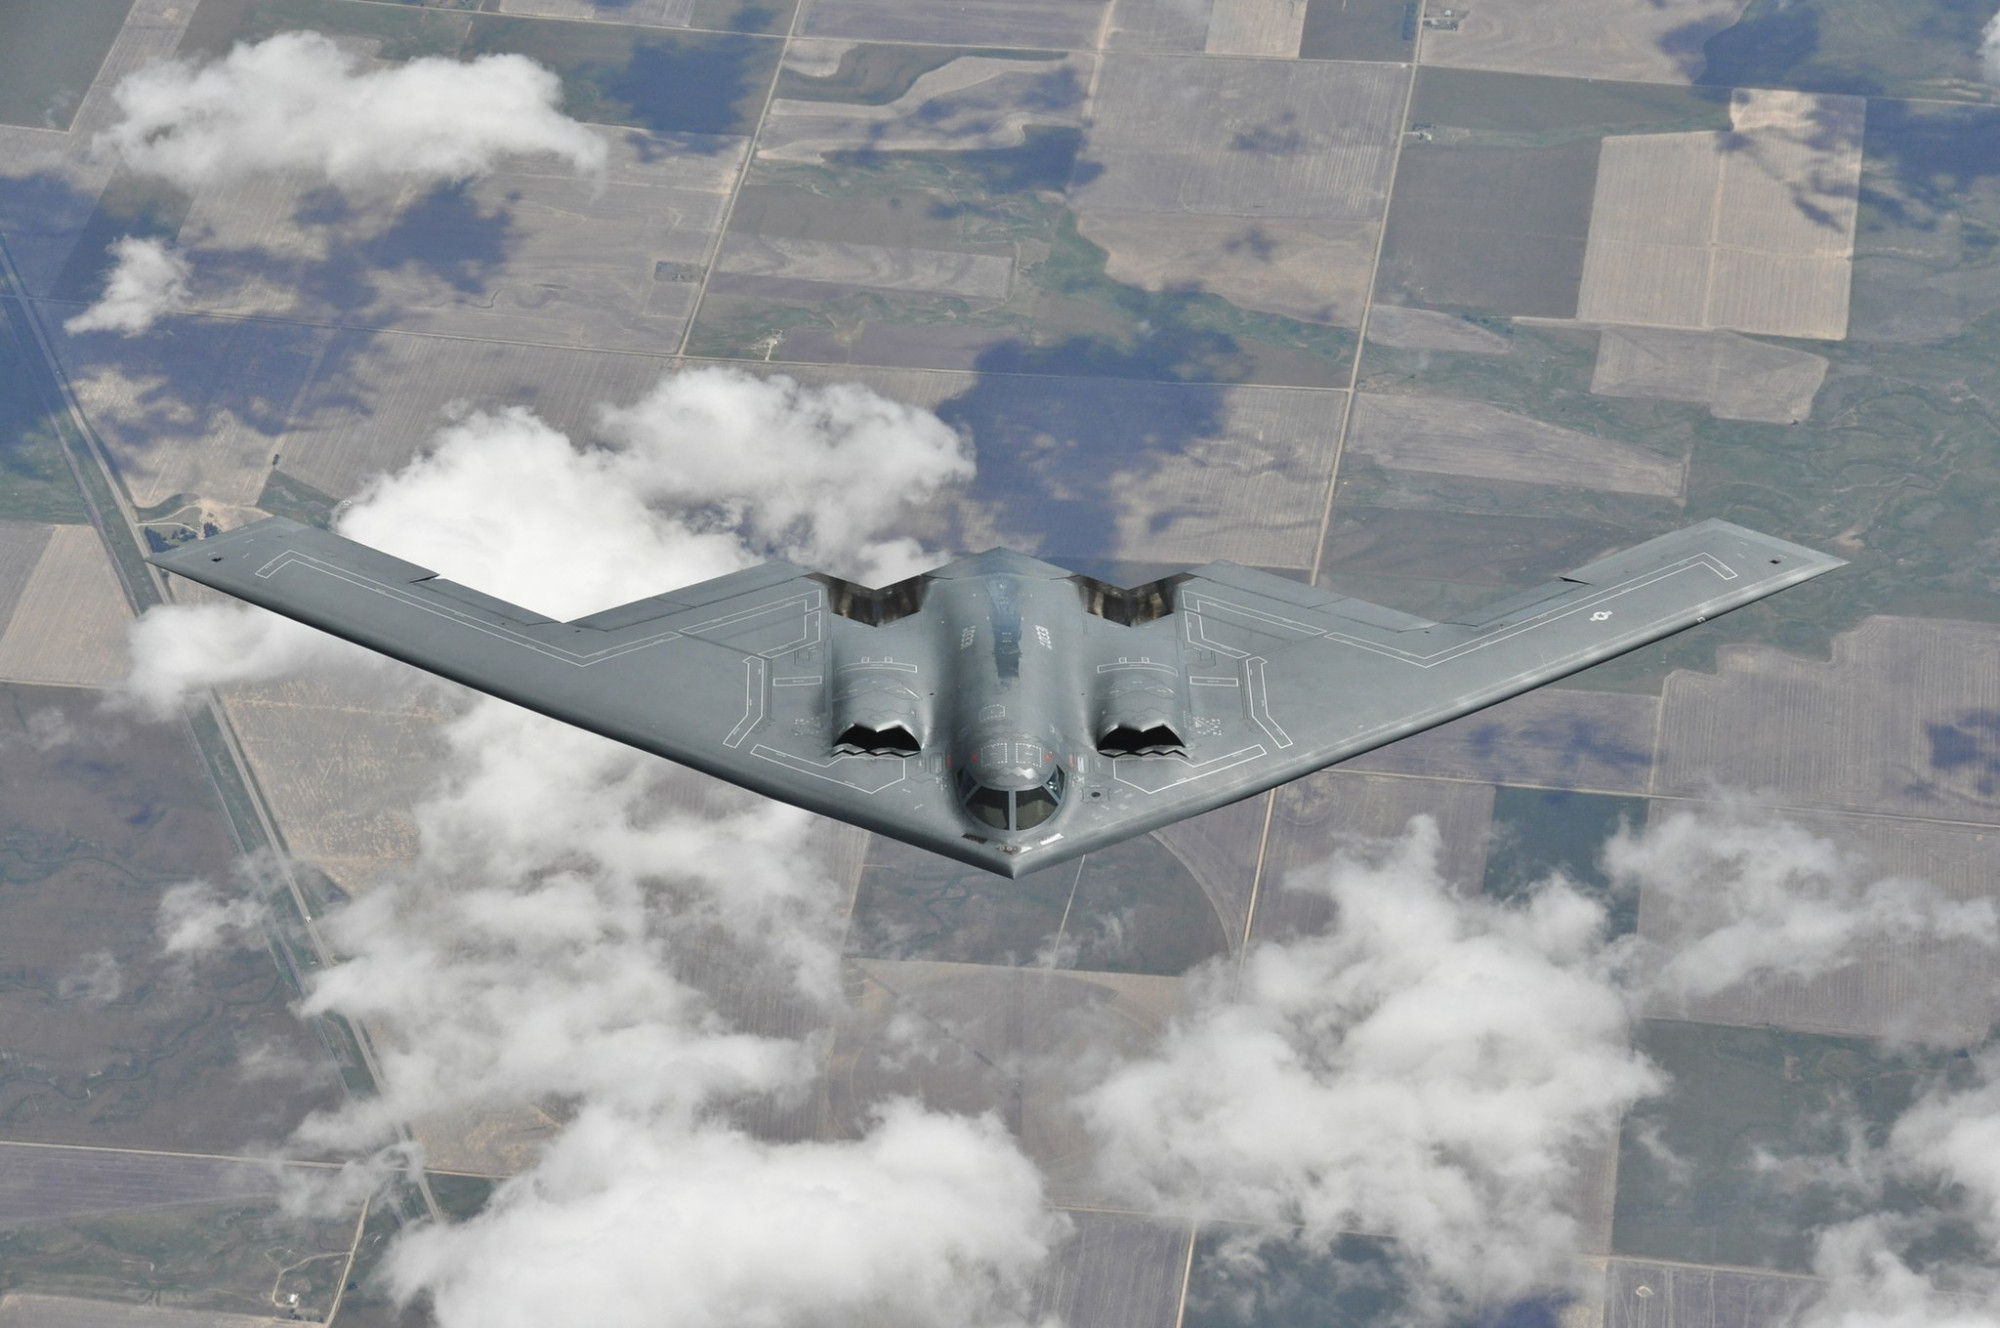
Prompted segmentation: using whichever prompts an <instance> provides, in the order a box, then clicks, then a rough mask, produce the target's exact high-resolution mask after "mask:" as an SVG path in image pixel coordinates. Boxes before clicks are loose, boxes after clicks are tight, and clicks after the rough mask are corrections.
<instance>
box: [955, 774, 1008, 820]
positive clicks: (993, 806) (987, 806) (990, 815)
mask: <svg viewBox="0 0 2000 1328" xmlns="http://www.w3.org/2000/svg"><path fill="white" fill-rule="evenodd" d="M1007 801H1008V793H1007V790H1005V789H991V788H987V787H986V786H985V785H984V784H981V785H979V786H978V787H977V788H974V789H973V790H972V796H971V797H969V798H967V799H966V800H965V805H966V807H967V809H969V810H970V811H971V812H972V814H973V816H975V817H977V818H978V819H979V820H981V821H984V822H985V823H986V824H987V825H990V826H992V827H993V828H994V829H995V830H1005V829H1006V828H1007Z"/></svg>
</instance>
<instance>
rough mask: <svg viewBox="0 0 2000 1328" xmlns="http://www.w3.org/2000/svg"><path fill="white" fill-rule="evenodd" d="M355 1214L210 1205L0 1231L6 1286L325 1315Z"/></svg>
mask: <svg viewBox="0 0 2000 1328" xmlns="http://www.w3.org/2000/svg"><path fill="white" fill-rule="evenodd" d="M353 1239H354V1220H353V1219H352V1218H348V1219H344V1220H332V1221H328V1220H320V1221H310V1220H302V1219H294V1218H287V1217H284V1216H282V1215H281V1214H279V1213H278V1212H277V1210H276V1209H275V1207H273V1206H272V1205H270V1204H202V1205H183V1206H177V1207H172V1208H158V1209H150V1210H143V1211H135V1212H129V1213H112V1214H106V1215H104V1216H100V1217H91V1218H79V1219H76V1220H72V1221H67V1222H55V1223H46V1224H44V1223H34V1224H25V1225H20V1226H10V1227H4V1228H0V1291H35V1292H42V1293H44V1294H49V1295H62V1296H80V1297H84V1298H86V1299H101V1300H112V1301H124V1302H128V1303H153V1304H160V1305H166V1306H171V1307H173V1308H176V1309H190V1310H214V1311H218V1312H222V1313H230V1314H260V1315H268V1316H272V1317H278V1316H280V1315H282V1314H284V1313H285V1312H286V1311H287V1310H289V1309H290V1308H291V1303H290V1301H289V1300H288V1297H290V1296H293V1295H296V1296H298V1298H299V1299H298V1302H297V1310H298V1314H299V1317H302V1318H307V1319H323V1318H324V1317H325V1316H326V1314H327V1312H328V1311H329V1310H331V1309H332V1308H333V1295H334V1290H335V1288H336V1287H337V1286H338V1285H339V1283H340V1275H341V1273H342V1271H343V1270H344V1269H345V1268H346V1267H347V1260H348V1250H349V1247H350V1245H351V1244H352V1242H353Z"/></svg>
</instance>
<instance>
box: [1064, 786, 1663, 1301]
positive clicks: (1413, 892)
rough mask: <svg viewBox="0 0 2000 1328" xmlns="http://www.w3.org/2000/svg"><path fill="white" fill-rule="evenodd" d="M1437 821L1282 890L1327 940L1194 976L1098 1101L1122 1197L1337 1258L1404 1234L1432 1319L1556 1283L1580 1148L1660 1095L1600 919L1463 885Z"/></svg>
mask: <svg viewBox="0 0 2000 1328" xmlns="http://www.w3.org/2000/svg"><path fill="white" fill-rule="evenodd" d="M1438 851H1439V838H1438V831H1437V827H1436V825H1435V823H1433V822H1432V821H1430V820H1429V819H1428V818H1418V819H1417V820H1415V821H1413V822H1412V823H1411V826H1410V829H1409V831H1408V832H1407V833H1406V834H1405V835H1404V836H1403V838H1402V839H1401V840H1399V841H1397V842H1396V843H1394V844H1393V845H1389V846H1386V847H1380V848H1378V851H1376V852H1373V853H1369V854H1353V853H1349V854H1343V855H1341V856H1337V857H1335V858H1334V859H1333V860H1331V861H1330V862H1328V863H1327V864H1325V865H1323V866H1321V867H1318V868H1314V869H1311V870H1309V871H1305V872H1302V873H1299V874H1297V875H1295V876H1293V877H1292V878H1291V879H1290V880H1289V881H1287V882H1286V887H1287V888H1288V889H1294V890H1305V891H1310V892H1313V893H1318V894H1323V895H1325V896H1327V897H1328V898H1329V899H1330V900H1331V901H1332V902H1333V904H1334V907H1335V911H1336V922H1335V925H1334V927H1333V929H1332V930H1331V931H1330V932H1328V933H1327V934H1325V935H1322V936H1313V937H1305V938H1300V939H1298V940H1293V941H1287V942H1283V943H1267V944H1263V945H1259V946H1256V947H1254V948H1253V949H1252V950H1251V951H1250V953H1249V954H1248V955H1247V956H1246V958H1245V960H1244V963H1243V968H1242V974H1241V978H1240V981H1233V980H1232V979H1233V977H1234V975H1233V974H1232V973H1231V972H1230V971H1229V969H1228V968H1227V967H1226V966H1211V967H1210V968H1209V969H1207V970H1206V971H1204V972H1201V973H1198V974H1197V975H1196V990H1197V996H1196V1001H1195V1012H1194V1013H1193V1014H1191V1015H1189V1016H1187V1017H1185V1018H1183V1019H1182V1020H1180V1021H1179V1022H1177V1023H1176V1024H1175V1025H1174V1026H1173V1027H1172V1028H1171V1029H1170V1031H1169V1032H1168V1033H1167V1034H1166V1036H1165V1037H1164V1038H1163V1040H1162V1041H1161V1043H1160V1045H1159V1047H1158V1049H1157V1051H1156V1052H1155V1053H1154V1054H1152V1055H1151V1056H1149V1057H1146V1058H1143V1059H1139V1060H1134V1061H1130V1062H1128V1063H1126V1064H1124V1065H1122V1066H1120V1067H1118V1068H1117V1069H1116V1070H1114V1071H1113V1072H1112V1073H1111V1074H1110V1075H1109V1076H1108V1077H1107V1078H1106V1079H1104V1081H1103V1082H1102V1083H1100V1084H1099V1085H1098V1086H1096V1087H1095V1088H1093V1089H1092V1090H1090V1091H1089V1092H1087V1093H1086V1094H1085V1095H1083V1097H1082V1098H1081V1100H1080V1106H1081V1109H1082V1111H1083V1113H1084V1115H1085V1117H1086V1119H1087V1120H1088V1121H1089V1123H1090V1125H1091V1127H1092V1129H1093V1131H1094V1133H1095V1134H1096V1136H1097V1138H1098V1140H1099V1143H1100V1145H1101V1149H1102V1152H1101V1155H1100V1166H1101V1169H1102V1171H1103V1173H1104V1175H1105V1178H1106V1179H1107V1180H1108V1181H1109V1182H1110V1183H1111V1184H1112V1185H1113V1186H1114V1187H1115V1188H1116V1189H1117V1190H1118V1191H1119V1192H1120V1193H1122V1194H1124V1195H1125V1196H1126V1197H1127V1198H1128V1199H1130V1200H1133V1201H1135V1202H1138V1203H1142V1204H1145V1205H1148V1206H1151V1207H1161V1208H1167V1209H1178V1210H1182V1211H1188V1212H1192V1213H1195V1214H1199V1215H1202V1216H1206V1217H1211V1218H1216V1219H1224V1220H1228V1219H1235V1220H1241V1221H1251V1222H1258V1223H1265V1224H1270V1227H1269V1230H1270V1232H1271V1233H1276V1234H1274V1235H1273V1236H1272V1238H1280V1236H1281V1233H1282V1232H1283V1230H1284V1229H1286V1228H1290V1229H1292V1230H1293V1231H1295V1233H1296V1234H1295V1235H1294V1236H1292V1237H1290V1238H1292V1239H1296V1240H1299V1241H1302V1242H1304V1243H1306V1244H1307V1245H1309V1246H1312V1247H1316V1248H1321V1249H1324V1248H1328V1247H1330V1246H1331V1244H1332V1243H1333V1242H1334V1241H1335V1240H1336V1239H1337V1238H1338V1236H1339V1234H1340V1233H1342V1232H1349V1231H1367V1232H1371V1233H1376V1234H1380V1235H1384V1236H1388V1237H1391V1238H1393V1241H1394V1245H1393V1249H1394V1254H1393V1257H1394V1258H1396V1259H1398V1260H1399V1261H1401V1262H1402V1263H1403V1264H1404V1265H1406V1266H1407V1267H1408V1268H1409V1269H1410V1271H1411V1273H1412V1281H1413V1283H1414V1284H1415V1285H1416V1286H1417V1287H1418V1289H1419V1291H1418V1295H1417V1301H1418V1302H1419V1303H1418V1304H1417V1305H1416V1307H1415V1312H1417V1313H1419V1314H1424V1313H1438V1312H1443V1311H1447V1310H1450V1309H1452V1308H1454V1307H1457V1308H1463V1307H1464V1306H1465V1305H1467V1304H1468V1303H1470V1302H1472V1301H1473V1300H1475V1299H1479V1298H1491V1297H1506V1296H1510V1295H1518V1294H1523V1293H1525V1292H1527V1291H1529V1290H1531V1289H1534V1288H1537V1287H1540V1286H1544V1285H1546V1284H1547V1283H1548V1282H1549V1281H1550V1280H1551V1279H1556V1278H1559V1277H1560V1276H1561V1275H1562V1273H1563V1269H1564V1260H1565V1258H1566V1256H1567V1254H1568V1253H1569V1252H1570V1251H1572V1250H1573V1249H1574V1248H1575V1221H1574V1218H1573V1216H1572V1214H1571V1212H1570V1211H1569V1204H1570V1201H1571V1197H1572V1195H1573V1193H1574V1191H1575V1189H1576V1186H1577V1184H1578V1174H1579V1171H1578V1169H1579V1167H1580V1165H1581V1164H1582V1163H1583V1161H1584V1160H1585V1159H1586V1157H1588V1156H1590V1155H1592V1154H1593V1153H1597V1152H1600V1151H1601V1150H1603V1149H1605V1148H1607V1147H1609V1146H1611V1142H1612V1141H1613V1140H1614V1139H1615V1138H1616V1134H1617V1130H1618V1124H1619V1120H1620V1118H1621V1117H1622V1115H1623V1113H1624V1111H1625V1109H1626V1108H1627V1107H1628V1106H1630V1105H1631V1104H1632V1103H1633V1102H1634V1101H1636V1100H1638V1099H1640V1098H1642V1097H1645V1096H1647V1095H1649V1094H1651V1093H1653V1092H1656V1091H1657V1090H1658V1089H1659V1088H1660V1087H1661V1078H1660V1075H1659V1074H1658V1072H1657V1071H1656V1070H1655V1069H1654V1068H1653V1067H1652V1066H1651V1065H1650V1064H1649V1063H1648V1062H1647V1061H1646V1060H1645V1059H1644V1058H1643V1057H1642V1056H1640V1055H1638V1054H1637V1053H1635V1052H1634V1051H1633V1050H1632V1047H1631V1044H1630V1036H1629V1016H1628V1011H1627V1002H1626V999H1625V996H1624V994H1623V992H1622V991H1621V990H1620V989H1619V987H1618V985H1617V983H1616V982H1615V980H1614V974H1613V965H1612V963H1611V962H1610V959H1611V957H1610V955H1609V953H1608V952H1607V950H1606V943H1605V926H1606V922H1605V914H1604V911H1603V909H1602V908H1601V907H1600V906H1599V905H1597V904H1596V903H1594V902H1592V901H1590V900H1588V899H1586V898H1584V897H1583V896H1581V895H1580V894H1578V893H1577V892H1576V891H1575V890H1573V889H1571V888H1569V887H1568V886H1566V885H1564V884H1562V883H1560V882H1553V883H1550V884H1548V885H1546V886H1544V887H1543V888H1542V889H1541V890H1539V891H1538V892H1537V893H1536V894H1535V895H1534V897H1533V898H1532V899H1531V900H1529V901H1528V902H1527V903H1525V904H1523V905H1521V906H1519V907H1514V906H1504V905H1500V904H1496V903H1493V902H1491V901H1488V900H1484V899H1480V898H1477V897H1472V898H1467V897H1462V896H1460V895H1459V894H1457V893H1455V892H1454V891H1453V890H1452V888H1451V886H1450V885H1449V884H1448V883H1447V882H1446V881H1445V880H1444V879H1443V878H1442V876H1441V875H1440V872H1439V868H1438Z"/></svg>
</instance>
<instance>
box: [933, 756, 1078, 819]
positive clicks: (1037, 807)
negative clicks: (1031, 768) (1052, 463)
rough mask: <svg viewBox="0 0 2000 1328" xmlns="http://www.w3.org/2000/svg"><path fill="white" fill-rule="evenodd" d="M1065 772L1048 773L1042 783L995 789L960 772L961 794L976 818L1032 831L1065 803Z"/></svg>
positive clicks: (959, 794)
mask: <svg viewBox="0 0 2000 1328" xmlns="http://www.w3.org/2000/svg"><path fill="white" fill-rule="evenodd" d="M1063 783H1064V781H1063V772H1062V770H1061V769H1060V768H1058V769H1056V770H1053V771H1051V772H1050V773H1049V777H1048V778H1047V779H1045V780H1043V781H1042V782H1041V783H1040V784H1035V785H1031V786H1030V787H1028V788H1020V789H1005V788H992V787H990V786H988V785H985V784H982V783H980V782H979V781H978V780H977V779H975V778H973V776H972V772H971V771H970V770H966V769H963V768H961V769H960V770H959V772H958V796H959V798H960V799H961V800H962V801H963V802H964V803H965V810H966V812H967V814H968V815H970V816H971V817H972V819H973V820H975V821H977V822H979V823H980V824H981V825H984V826H990V827H991V828H993V829H995V830H1032V829H1034V828H1035V827H1036V826H1038V825H1040V824H1041V823H1042V822H1044V821H1046V820H1048V819H1049V818H1050V817H1051V816H1054V815H1055V814H1056V808H1057V807H1060V806H1061V805H1062V797H1063Z"/></svg>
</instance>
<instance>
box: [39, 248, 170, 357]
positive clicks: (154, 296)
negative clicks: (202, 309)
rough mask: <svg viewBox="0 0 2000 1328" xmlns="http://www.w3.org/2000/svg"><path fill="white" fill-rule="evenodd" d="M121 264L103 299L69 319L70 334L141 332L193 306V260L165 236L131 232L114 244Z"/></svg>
mask: <svg viewBox="0 0 2000 1328" xmlns="http://www.w3.org/2000/svg"><path fill="white" fill-rule="evenodd" d="M111 253H112V255H113V256H114V257H115V258H116V259H117V263H116V264H115V265H114V266H113V267H112V269H111V275H110V276H108V277H107V278H105V282H104V294H102V295H100V296H98V298H97V303H95V304H93V305H91V306H90V307H89V308H88V309H85V310H84V311H83V312H82V313H80V314H78V315H77V316H76V317H74V318H71V319H69V320H67V321H66V322H64V323H63V330H64V331H66V332H71V333H76V332H122V333H124V334H125V335H126V336H128V337H129V336H136V335H137V334H138V333H141V332H144V331H146V330H147V329H148V328H150V327H152V325H153V324H154V323H156V322H158V321H159V320H160V319H161V318H163V317H165V316H166V315H168V314H171V313H176V312H178V311H179V310H180V309H181V308H183V307H184V306H185V305H186V304H187V285H188V263H187V259H185V258H183V257H182V256H181V255H180V254H178V253H176V252H175V251H174V249H173V248H172V247H171V246H169V245H168V244H167V242H166V241H165V240H142V239H139V238H138V237H137V236H132V235H127V236H123V237H121V238H120V239H118V240H115V241H113V242H112V245H111Z"/></svg>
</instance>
